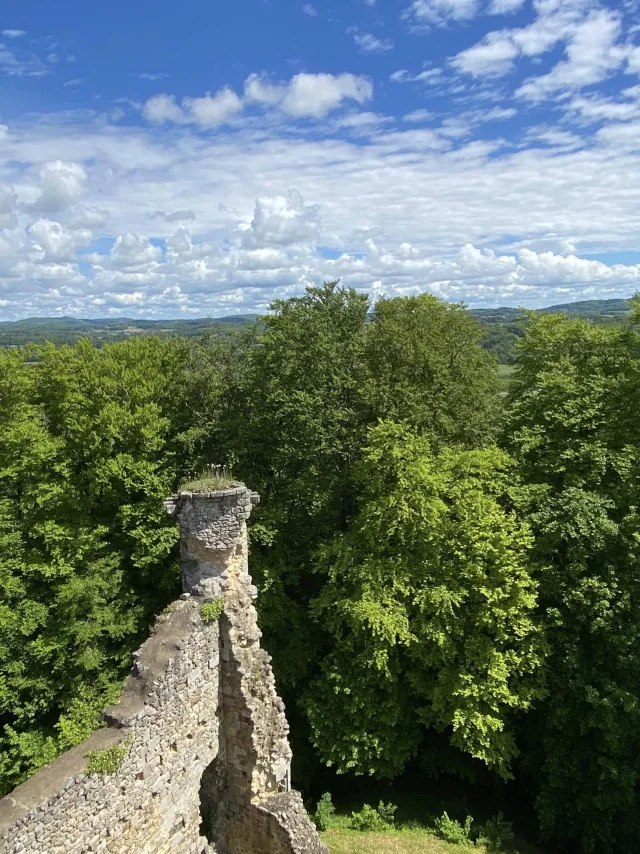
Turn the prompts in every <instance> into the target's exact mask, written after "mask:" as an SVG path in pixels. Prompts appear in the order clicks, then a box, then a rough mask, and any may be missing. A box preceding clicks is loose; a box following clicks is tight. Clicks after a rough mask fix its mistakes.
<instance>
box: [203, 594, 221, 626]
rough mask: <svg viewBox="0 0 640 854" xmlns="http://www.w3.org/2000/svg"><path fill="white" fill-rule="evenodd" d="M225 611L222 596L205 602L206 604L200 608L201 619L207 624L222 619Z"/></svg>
mask: <svg viewBox="0 0 640 854" xmlns="http://www.w3.org/2000/svg"><path fill="white" fill-rule="evenodd" d="M223 611H224V602H223V601H222V598H218V599H214V600H213V601H211V602H205V604H204V605H203V606H202V607H201V608H200V619H201V620H202V622H203V623H204V624H205V625H209V623H215V621H216V620H219V619H220V617H221V616H222V612H223Z"/></svg>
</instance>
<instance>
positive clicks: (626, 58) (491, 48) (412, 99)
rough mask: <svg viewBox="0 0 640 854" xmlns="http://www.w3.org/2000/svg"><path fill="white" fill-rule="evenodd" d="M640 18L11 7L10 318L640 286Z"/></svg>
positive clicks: (612, 10)
mask: <svg viewBox="0 0 640 854" xmlns="http://www.w3.org/2000/svg"><path fill="white" fill-rule="evenodd" d="M639 45H640V2H638V0H624V2H618V3H613V2H609V3H606V2H596V0H562V2H560V0H393V2H392V0H333V2H325V0H316V2H312V3H305V2H299V0H235V2H233V3H221V2H211V0H209V2H204V0H202V2H193V0H185V2H183V3H181V4H171V5H170V4H168V3H164V2H155V3H151V2H148V0H135V2H128V3H124V2H121V0H117V2H112V3H110V4H108V5H106V4H86V3H80V2H78V0H65V2H64V3H62V4H52V3H51V2H49V0H47V2H43V0H31V2H29V3H25V2H24V0H21V2H17V0H5V2H4V3H3V6H2V10H1V11H0V318H2V319H14V318H18V317H25V316H32V315H56V314H71V315H76V316H94V317H95V316H110V315H116V316H117V315H119V314H120V315H127V316H140V317H181V316H187V317H188V316H200V315H210V316H215V315H225V314H233V313H241V312H248V311H251V312H253V311H262V310H265V309H266V308H267V307H268V305H269V303H270V302H271V300H273V299H274V298H276V297H282V296H290V295H294V294H297V293H300V292H301V291H302V290H303V289H304V287H305V286H306V285H308V284H314V283H318V282H320V281H322V280H323V279H333V278H341V279H342V280H343V281H344V282H345V283H346V284H348V285H351V286H353V287H355V288H357V289H358V290H361V291H365V292H368V293H370V294H371V295H372V297H373V298H375V297H376V296H377V295H380V294H386V295H401V294H413V293H419V292H422V291H430V292H432V293H435V294H437V295H438V296H441V297H442V298H444V299H448V300H453V301H459V300H464V301H465V302H467V303H469V304H470V305H473V306H496V305H504V304H510V305H518V304H524V305H531V306H538V305H546V304H550V303H554V302H565V301H570V300H575V299H585V298H607V297H614V296H629V295H630V294H632V293H633V292H634V291H635V290H636V289H638V288H639V282H640V244H639V242H638V235H639V234H640V227H639V226H640V46H639Z"/></svg>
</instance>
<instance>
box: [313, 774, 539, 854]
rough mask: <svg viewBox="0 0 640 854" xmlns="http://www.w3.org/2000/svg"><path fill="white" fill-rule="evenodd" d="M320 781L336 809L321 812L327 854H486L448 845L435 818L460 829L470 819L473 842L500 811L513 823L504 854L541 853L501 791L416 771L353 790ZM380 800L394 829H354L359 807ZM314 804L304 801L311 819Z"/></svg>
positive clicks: (342, 782)
mask: <svg viewBox="0 0 640 854" xmlns="http://www.w3.org/2000/svg"><path fill="white" fill-rule="evenodd" d="M324 782H325V783H326V788H325V791H332V794H333V798H332V801H333V803H334V804H335V812H334V814H333V815H331V814H330V813H329V814H327V813H326V811H325V815H324V819H325V823H326V829H325V830H324V832H322V833H321V837H322V839H323V841H324V842H325V843H326V844H327V845H328V847H329V851H330V852H331V854H374V852H376V854H417V852H421V854H465V852H466V854H488V851H487V849H486V848H485V847H484V846H482V845H479V846H475V845H473V844H472V845H460V844H453V843H450V842H445V841H444V840H442V839H440V838H438V836H437V835H436V825H437V819H438V817H440V816H442V815H443V812H444V811H447V812H448V814H449V815H450V816H451V818H455V819H457V820H458V821H459V822H460V824H462V825H464V823H465V817H466V816H468V815H471V816H473V818H474V821H473V825H472V829H471V838H472V839H475V838H476V837H477V836H478V835H479V834H481V833H482V832H485V828H484V825H485V823H486V822H487V820H488V819H490V818H491V817H492V816H496V815H498V814H500V813H503V812H504V813H505V819H506V820H507V821H508V822H513V823H515V824H516V826H515V827H514V831H515V834H516V835H515V838H514V839H512V840H507V841H505V842H504V843H503V847H502V848H501V849H500V850H501V851H502V852H503V854H516V852H517V854H544V851H543V850H542V849H541V848H539V847H538V846H536V845H534V844H533V843H532V842H531V841H529V840H530V839H531V838H532V837H533V836H535V834H536V832H537V830H536V828H535V826H534V825H532V822H531V817H530V816H529V815H528V814H527V813H526V811H523V810H522V809H520V807H519V802H518V801H517V800H516V799H513V800H509V799H508V798H507V797H506V791H505V790H504V789H503V787H498V788H494V787H492V786H490V785H482V784H479V785H471V784H466V783H464V782H462V781H461V780H459V779H457V778H453V777H447V776H446V775H443V776H441V777H440V778H439V779H438V780H437V781H435V782H434V780H432V779H431V780H430V779H428V778H426V777H425V775H424V774H423V773H422V772H421V771H420V770H416V769H414V770H411V771H408V772H405V774H403V775H402V776H401V777H399V778H397V779H396V780H394V781H392V782H384V783H383V782H374V781H361V782H360V783H359V785H354V781H353V780H347V779H341V778H333V779H326V781H324ZM381 800H382V801H383V802H384V803H392V804H396V805H397V811H396V814H395V826H394V827H393V828H389V829H382V830H378V831H365V832H363V831H358V830H354V829H353V827H352V825H351V814H352V812H358V811H359V810H360V809H361V808H362V806H363V802H366V803H369V804H373V805H374V806H375V805H376V804H378V802H379V801H381ZM316 803H318V800H317V797H316V798H315V799H313V800H311V799H310V800H309V812H310V813H311V814H313V813H314V811H315V810H314V808H315V806H316Z"/></svg>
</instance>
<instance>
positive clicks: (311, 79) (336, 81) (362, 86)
mask: <svg viewBox="0 0 640 854" xmlns="http://www.w3.org/2000/svg"><path fill="white" fill-rule="evenodd" d="M372 95H373V85H372V84H371V81H370V80H368V79H367V78H366V77H362V76H358V75H355V74H338V75H334V74H305V73H302V74H296V75H295V77H293V78H292V79H291V82H290V84H289V88H288V91H287V94H286V96H285V98H284V100H283V102H282V109H283V110H284V111H285V112H286V113H288V114H289V115H291V116H300V117H303V116H310V117H313V118H317V119H321V118H324V116H326V115H327V114H328V113H330V112H331V111H332V110H335V109H336V108H337V107H339V106H341V105H342V103H343V102H344V101H356V103H358V104H364V103H365V102H366V101H369V100H371V97H372Z"/></svg>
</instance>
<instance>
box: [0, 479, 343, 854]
mask: <svg viewBox="0 0 640 854" xmlns="http://www.w3.org/2000/svg"><path fill="white" fill-rule="evenodd" d="M257 500H258V499H257V495H256V494H255V493H251V492H250V491H249V490H247V489H246V488H245V487H243V486H239V487H237V488H234V489H232V490H225V491H224V492H216V493H210V494H206V495H204V494H199V493H196V494H192V493H182V494H181V495H179V496H174V497H173V498H172V499H170V500H169V501H167V502H166V507H167V511H168V512H169V513H170V514H171V515H172V516H173V517H175V518H176V519H177V521H178V522H179V524H180V528H181V549H182V566H183V585H184V589H185V593H184V594H183V597H182V598H181V600H179V601H178V602H175V603H173V605H172V606H171V607H170V608H169V609H168V612H167V613H166V614H164V615H163V616H162V617H161V618H160V619H159V620H158V622H157V625H156V627H155V629H154V632H153V634H152V635H151V637H150V638H149V640H148V641H147V642H146V643H145V644H144V645H143V646H142V647H141V649H140V650H138V652H137V653H136V654H135V656H134V667H133V670H132V673H131V676H130V677H129V679H128V681H127V684H126V686H125V689H124V691H123V693H122V695H121V697H120V699H119V701H118V703H116V704H115V705H114V706H112V707H111V708H110V709H107V711H106V712H105V715H104V717H105V722H106V724H107V726H106V727H105V728H103V729H100V730H97V731H96V732H95V733H93V735H92V736H91V737H90V738H89V739H87V741H85V742H84V743H83V744H81V745H79V746H78V747H75V748H73V749H72V750H70V751H67V752H66V753H65V754H63V755H62V756H60V757H59V758H58V759H57V760H56V761H55V762H52V763H51V764H50V765H48V766H47V767H46V768H43V769H42V770H40V771H39V772H38V773H37V774H35V775H34V776H33V777H32V778H31V779H30V780H28V781H27V782H26V783H23V784H22V785H21V786H18V788H17V789H15V790H14V791H13V792H11V794H10V795H8V796H7V797H6V798H4V799H2V800H0V851H2V852H3V854H5V852H6V854H88V852H96V854H97V852H110V854H169V853H170V852H182V853H183V854H254V852H255V854H326V852H327V849H326V847H325V846H324V845H323V844H322V843H321V842H320V840H319V838H318V835H317V833H316V831H315V828H314V827H313V825H312V824H311V822H310V821H309V818H308V816H307V814H306V812H305V810H304V807H303V805H302V799H301V798H300V796H299V795H298V794H297V793H296V792H292V791H290V790H289V778H290V763H291V750H290V748H289V742H288V725H287V721H286V717H285V714H284V705H283V703H282V701H281V700H280V698H279V697H278V695H277V692H276V688H275V681H274V677H273V672H272V670H271V664H270V658H269V656H268V655H267V653H266V652H265V651H264V650H262V649H261V648H260V637H261V632H260V630H259V628H258V623H257V615H256V611H255V608H254V606H253V602H252V600H253V599H254V598H255V596H256V589H255V587H253V585H252V583H251V578H250V576H249V573H248V562H247V535H246V519H247V518H248V516H249V513H250V512H251V508H252V506H253V504H255V503H257ZM217 600H221V604H222V614H221V616H220V617H219V618H218V619H214V620H212V621H209V620H208V618H207V616H206V610H205V611H202V610H201V609H202V606H203V604H206V603H209V602H211V601H217ZM104 750H107V751H111V752H112V753H113V751H114V750H115V751H116V753H117V756H118V759H119V760H120V764H119V767H118V768H117V770H115V771H113V772H111V773H105V772H97V773H89V772H88V754H89V752H90V751H104ZM98 755H99V756H104V755H105V754H98ZM106 755H109V754H106Z"/></svg>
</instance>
